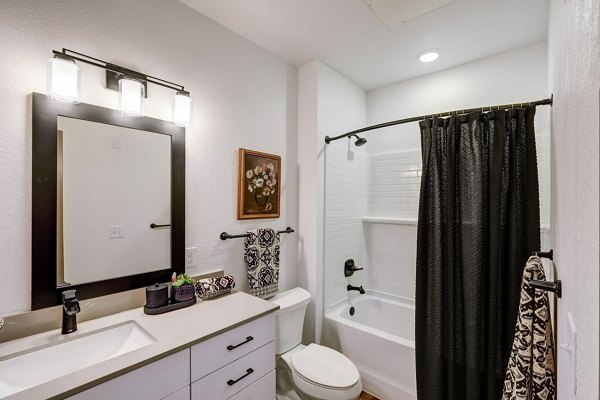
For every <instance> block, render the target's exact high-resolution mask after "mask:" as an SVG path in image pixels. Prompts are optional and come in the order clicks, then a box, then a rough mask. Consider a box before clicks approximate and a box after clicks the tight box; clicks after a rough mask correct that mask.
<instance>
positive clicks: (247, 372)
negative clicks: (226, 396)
mask: <svg viewBox="0 0 600 400" xmlns="http://www.w3.org/2000/svg"><path fill="white" fill-rule="evenodd" d="M253 372H254V370H253V369H252V368H248V369H247V370H246V373H245V374H244V375H242V376H240V377H239V378H237V379H236V380H235V381H234V380H233V379H230V380H228V381H227V384H228V385H229V386H232V385H235V384H236V383H238V382H239V381H241V380H242V379H244V378H245V377H247V376H248V375H250V374H251V373H253Z"/></svg>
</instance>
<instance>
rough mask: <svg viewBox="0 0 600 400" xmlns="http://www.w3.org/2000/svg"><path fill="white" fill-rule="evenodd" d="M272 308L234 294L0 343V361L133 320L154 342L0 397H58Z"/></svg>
mask: <svg viewBox="0 0 600 400" xmlns="http://www.w3.org/2000/svg"><path fill="white" fill-rule="evenodd" d="M278 308H279V306H277V305H276V304H273V303H270V302H268V301H265V300H262V299H259V298H257V297H254V296H251V295H249V294H247V293H242V292H236V293H232V294H229V295H225V296H221V297H218V298H216V299H212V300H208V301H199V302H198V303H196V304H194V305H193V306H190V307H187V308H183V309H181V310H176V311H172V312H169V313H165V314H160V315H146V314H144V310H143V308H142V307H140V308H135V309H132V310H127V311H123V312H120V313H118V314H113V315H109V316H107V317H103V318H98V319H94V320H91V321H86V322H82V323H79V324H78V329H77V332H74V333H71V334H69V335H62V334H61V333H60V328H59V329H55V330H52V331H49V332H44V333H40V334H37V335H32V336H28V337H25V338H21V339H17V340H13V341H10V342H6V343H3V344H0V358H1V357H5V356H7V355H10V354H14V353H17V352H22V351H27V350H30V349H32V348H34V347H38V346H43V345H48V344H51V343H57V342H60V341H62V340H65V339H70V338H73V337H75V336H77V335H81V334H84V333H87V332H92V331H96V330H98V329H102V328H105V327H107V326H111V325H115V324H119V323H121V322H125V321H135V322H137V323H138V324H139V325H140V326H141V327H142V328H144V329H145V330H146V331H148V333H150V334H151V335H152V336H154V338H155V339H156V342H155V343H153V344H150V345H148V346H146V347H142V348H140V349H137V350H134V351H132V352H129V353H126V354H123V355H121V356H118V357H115V358H112V359H109V360H106V361H103V362H101V363H99V364H96V365H93V366H90V367H87V368H84V369H81V370H79V371H77V372H74V373H71V374H68V375H66V376H63V377H60V378H58V379H54V380H52V381H49V382H45V383H42V384H40V385H37V386H34V387H31V388H29V389H26V390H24V391H21V392H19V393H15V394H13V395H11V396H8V397H5V398H4V399H7V400H8V399H10V400H20V399H23V400H25V399H27V400H31V399H49V398H64V397H68V396H71V395H73V394H75V393H77V392H80V391H82V390H85V389H88V388H90V387H92V386H95V385H97V384H99V383H102V382H105V381H107V380H109V379H113V378H115V377H117V376H119V375H122V374H124V373H127V372H129V371H132V370H133V369H136V368H139V367H141V366H143V365H145V364H148V363H151V362H153V361H156V360H158V359H160V358H163V357H165V356H167V355H169V354H173V353H175V352H177V351H179V350H182V349H184V348H186V347H190V346H192V345H194V344H196V343H198V342H201V341H203V340H206V339H208V338H210V337H212V336H215V335H218V334H220V333H222V332H224V331H226V330H228V329H231V328H234V327H236V326H239V325H242V324H244V323H246V322H249V321H251V320H254V319H257V318H259V317H262V316H264V315H266V314H269V313H271V312H274V311H276V310H277V309H278Z"/></svg>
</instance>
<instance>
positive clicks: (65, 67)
mask: <svg viewBox="0 0 600 400" xmlns="http://www.w3.org/2000/svg"><path fill="white" fill-rule="evenodd" d="M80 93H81V70H80V68H79V65H77V64H76V63H75V61H74V60H72V59H70V58H68V57H62V56H60V55H54V57H52V58H50V59H49V60H48V75H47V81H46V95H47V96H48V97H50V98H51V99H55V100H59V101H64V102H66V103H79V94H80Z"/></svg>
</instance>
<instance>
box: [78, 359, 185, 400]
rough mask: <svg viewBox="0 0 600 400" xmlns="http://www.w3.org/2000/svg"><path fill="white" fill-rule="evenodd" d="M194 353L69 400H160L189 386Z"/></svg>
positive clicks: (148, 367)
mask: <svg viewBox="0 0 600 400" xmlns="http://www.w3.org/2000/svg"><path fill="white" fill-rule="evenodd" d="M189 373H190V350H189V349H185V350H182V351H180V352H177V353H175V354H171V355H170V356H167V357H165V358H163V359H160V360H158V361H155V362H153V363H151V364H148V365H144V366H143V367H141V368H138V369H136V370H134V371H131V372H128V373H126V374H123V375H121V376H118V377H116V378H115V379H112V380H110V381H107V382H104V383H101V384H99V385H97V386H94V387H93V388H91V389H88V390H85V391H83V392H80V393H77V394H76V395H74V396H71V397H69V400H98V399H111V400H121V399H122V400H129V399H147V400H159V399H162V398H164V397H165V396H168V395H170V394H171V393H173V392H176V391H177V390H179V389H181V388H183V387H185V386H187V385H189Z"/></svg>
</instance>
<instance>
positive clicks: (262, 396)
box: [229, 371, 275, 400]
mask: <svg viewBox="0 0 600 400" xmlns="http://www.w3.org/2000/svg"><path fill="white" fill-rule="evenodd" d="M274 398H275V371H271V372H269V373H268V374H267V375H265V376H263V377H262V378H260V379H259V380H257V381H256V382H254V383H253V384H252V385H250V386H248V387H247V388H246V389H244V390H242V391H241V392H239V393H238V394H236V395H234V396H233V397H230V398H229V400H270V399H274Z"/></svg>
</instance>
